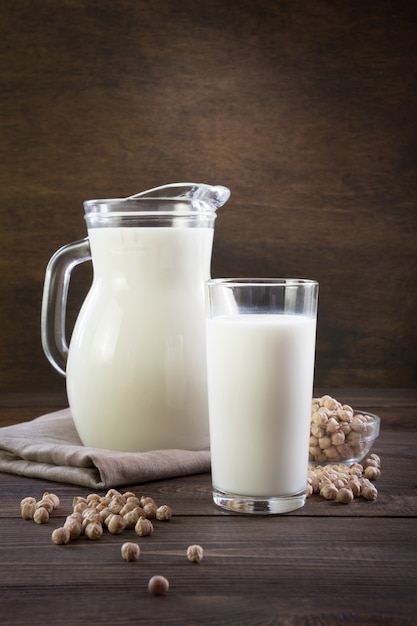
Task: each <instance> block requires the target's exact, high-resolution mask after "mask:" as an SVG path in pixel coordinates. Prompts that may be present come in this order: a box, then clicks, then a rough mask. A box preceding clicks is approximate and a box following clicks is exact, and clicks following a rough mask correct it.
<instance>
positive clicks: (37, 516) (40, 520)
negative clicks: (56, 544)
mask: <svg viewBox="0 0 417 626" xmlns="http://www.w3.org/2000/svg"><path fill="white" fill-rule="evenodd" d="M48 520H49V511H48V509H45V507H43V506H41V507H39V508H38V509H36V510H35V512H34V514H33V521H34V522H36V523H37V524H46V522H47V521H48Z"/></svg>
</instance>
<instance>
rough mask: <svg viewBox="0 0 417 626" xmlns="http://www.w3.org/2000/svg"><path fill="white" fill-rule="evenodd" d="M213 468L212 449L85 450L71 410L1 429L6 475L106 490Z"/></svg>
mask: <svg viewBox="0 0 417 626" xmlns="http://www.w3.org/2000/svg"><path fill="white" fill-rule="evenodd" d="M209 470H210V453H209V452H208V451H206V450H204V451H196V452H192V451H189V450H155V451H153V452H138V453H133V452H112V451H110V450H101V449H99V448H88V447H86V446H83V445H82V443H81V441H80V438H79V436H78V434H77V431H76V429H75V425H74V422H73V419H72V416H71V412H70V409H63V410H61V411H56V412H54V413H49V414H47V415H42V416H41V417H38V418H36V419H34V420H32V421H31V422H25V423H21V424H16V425H13V426H5V427H3V428H0V471H3V472H8V473H11V474H19V475H21V476H30V477H32V478H42V479H45V480H51V481H57V482H64V483H71V484H75V485H82V486H84V487H93V488H96V489H104V488H109V487H115V486H120V485H129V484H130V485H131V484H136V483H143V482H148V481H151V480H158V479H164V478H173V477H175V476H185V475H188V474H199V473H203V472H208V471H209Z"/></svg>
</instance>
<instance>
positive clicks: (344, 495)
mask: <svg viewBox="0 0 417 626" xmlns="http://www.w3.org/2000/svg"><path fill="white" fill-rule="evenodd" d="M353 497H354V496H353V492H352V490H351V489H349V487H342V488H341V489H339V490H338V492H337V494H336V500H337V501H338V502H342V503H343V504H349V503H350V502H352V500H353Z"/></svg>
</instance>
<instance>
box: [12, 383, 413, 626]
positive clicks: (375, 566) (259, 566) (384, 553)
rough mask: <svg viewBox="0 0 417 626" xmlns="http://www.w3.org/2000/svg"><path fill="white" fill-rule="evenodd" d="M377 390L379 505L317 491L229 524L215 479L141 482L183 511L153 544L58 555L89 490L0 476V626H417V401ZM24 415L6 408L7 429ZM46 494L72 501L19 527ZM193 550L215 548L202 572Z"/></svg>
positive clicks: (115, 543) (107, 544)
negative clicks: (58, 535) (154, 585)
mask: <svg viewBox="0 0 417 626" xmlns="http://www.w3.org/2000/svg"><path fill="white" fill-rule="evenodd" d="M372 395H373V397H374V404H373V406H372V408H373V410H374V412H375V413H378V414H380V415H381V417H382V424H383V428H382V431H381V436H380V438H379V439H378V441H377V443H376V444H375V447H374V450H375V451H376V452H377V453H378V454H379V455H380V457H381V462H382V475H381V477H380V478H379V479H378V480H377V483H376V485H377V487H378V491H379V494H378V499H377V500H376V501H375V502H364V501H360V500H356V501H354V502H353V503H352V504H350V505H342V504H339V505H337V504H336V503H334V502H329V501H325V500H324V499H322V498H320V497H318V496H314V497H312V498H309V499H308V500H307V503H306V505H305V507H304V508H303V509H300V510H298V511H295V512H293V513H290V514H286V515H282V516H265V517H256V518H255V517H250V516H249V517H247V516H240V515H230V514H227V513H225V512H223V511H221V510H220V509H217V508H216V507H215V506H214V505H213V503H212V501H211V494H210V476H209V475H208V474H202V475H197V476H189V477H183V478H178V479H171V480H164V481H155V482H151V483H147V484H142V485H132V486H131V489H132V490H133V491H135V492H136V493H137V494H138V495H141V494H148V495H150V496H152V497H154V498H155V500H156V501H157V502H159V503H161V504H162V503H167V504H169V505H170V506H171V507H172V509H173V512H174V515H173V517H172V519H171V521H170V522H159V523H157V522H155V531H154V533H153V535H152V536H151V537H147V538H139V537H136V536H135V535H134V534H132V533H133V531H125V533H123V534H122V535H118V536H114V535H110V534H108V533H106V534H105V535H103V538H102V539H100V540H99V541H97V542H89V541H87V540H86V539H85V538H81V539H79V540H78V541H74V542H71V543H70V544H68V545H66V546H57V545H54V544H53V543H52V541H51V532H52V530H53V529H54V528H56V527H58V526H60V525H61V524H62V522H63V521H64V519H65V516H66V515H67V514H68V513H70V512H71V509H72V499H73V497H74V495H87V494H88V493H89V491H88V490H87V489H83V488H81V487H76V486H72V485H66V484H62V483H61V484H60V483H52V482H47V481H43V480H38V479H28V478H23V477H20V476H15V475H11V474H10V475H7V474H4V473H0V502H1V506H0V611H1V623H2V625H3V624H4V626H21V625H22V624H25V623H31V624H34V625H35V626H38V625H40V624H44V623H53V624H54V626H69V625H71V626H75V625H77V626H82V625H84V624H90V623H92V622H94V623H96V622H97V623H98V622H103V621H105V622H106V623H109V624H115V625H124V626H127V625H130V624H141V623H146V624H190V625H191V624H193V625H194V624H210V625H215V626H220V625H226V624H230V625H236V626H238V625H239V626H241V625H249V624H250V625H254V624H257V625H259V626H260V625H265V626H266V625H270V624H277V625H279V626H305V625H306V624H308V625H311V626H319V625H320V626H374V625H375V624H378V625H379V626H381V625H382V626H412V625H414V624H415V615H416V610H417V599H416V594H415V589H416V585H417V543H416V540H415V539H416V537H415V529H416V515H417V498H416V482H415V467H416V460H417V431H416V424H417V422H416V419H415V414H416V406H417V404H416V401H415V396H414V400H412V401H411V400H410V402H409V406H408V407H406V406H398V403H397V405H395V397H394V394H392V398H393V402H392V404H393V406H387V405H386V400H384V401H383V402H382V404H380V402H379V401H378V400H377V399H375V396H374V394H372ZM370 397H371V396H370ZM363 399H364V401H365V402H366V394H365V393H363ZM9 404H11V403H9ZM38 406H39V405H38ZM369 408H371V406H369ZM14 409H19V406H18V405H16V406H15V407H12V406H4V407H3V408H2V410H1V413H0V416H1V418H0V419H1V423H7V422H8V421H9V420H10V419H13V410H14ZM22 410H26V411H28V412H29V407H26V408H25V407H23V408H22ZM32 410H34V408H32ZM14 417H16V416H14ZM44 491H49V492H55V493H57V494H58V495H59V497H60V499H61V504H60V507H59V509H57V510H56V511H55V512H54V513H53V514H52V515H51V518H50V521H49V522H48V524H45V525H41V526H38V525H36V524H35V523H33V522H31V521H27V520H22V519H21V518H20V511H19V503H20V500H21V499H22V498H23V497H25V496H28V495H32V496H34V497H36V498H39V497H40V496H41V495H42V493H43V492H44ZM129 533H130V534H129ZM132 539H133V540H136V541H138V542H139V543H140V546H141V555H140V557H139V560H138V561H137V562H134V563H126V562H124V561H123V560H122V559H121V555H120V548H121V545H122V543H123V542H124V541H125V540H132ZM192 543H199V544H201V545H202V546H203V548H204V559H203V561H202V562H201V563H199V564H194V563H190V562H188V561H187V559H186V549H187V547H188V546H189V545H190V544H192ZM154 574H162V575H165V576H167V577H168V579H169V581H170V590H169V593H168V595H167V596H165V597H162V598H155V597H152V596H151V595H150V594H149V593H148V591H147V583H148V580H149V578H150V577H151V576H152V575H154Z"/></svg>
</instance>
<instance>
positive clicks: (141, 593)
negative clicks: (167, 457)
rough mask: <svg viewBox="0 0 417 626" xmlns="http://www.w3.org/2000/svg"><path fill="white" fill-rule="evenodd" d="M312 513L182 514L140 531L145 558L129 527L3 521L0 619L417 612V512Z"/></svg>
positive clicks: (164, 619) (377, 618) (263, 620)
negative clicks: (131, 541) (165, 586)
mask: <svg viewBox="0 0 417 626" xmlns="http://www.w3.org/2000/svg"><path fill="white" fill-rule="evenodd" d="M305 522H306V521H305V520H303V519H300V518H298V519H295V518H289V517H281V518H260V519H257V520H256V521H254V520H253V519H248V518H242V517H239V518H232V517H221V518H215V519H206V518H201V517H194V518H187V519H181V518H180V519H177V520H176V521H172V522H170V523H169V524H166V525H164V527H163V529H162V528H161V530H160V531H159V530H158V532H157V533H155V534H154V535H153V536H152V537H151V538H148V539H141V540H140V545H141V549H142V552H141V556H140V558H139V561H138V562H136V563H125V562H123V561H122V560H121V557H120V546H121V544H122V542H123V539H124V538H122V537H121V536H117V537H115V536H110V535H106V536H105V537H104V538H103V539H102V540H100V541H99V542H89V543H88V542H86V541H83V540H80V541H79V542H74V543H72V544H69V545H68V546H55V545H53V544H52V543H51V541H50V533H49V529H47V528H46V527H45V526H42V527H36V525H34V524H29V525H27V523H25V522H23V521H22V522H21V525H24V526H25V529H24V532H22V533H19V534H20V536H19V541H18V542H17V543H16V539H15V538H16V524H15V523H13V524H11V523H10V522H7V521H4V520H0V529H1V533H2V534H1V536H2V537H4V538H5V539H6V540H7V541H2V544H1V547H0V580H1V588H0V602H2V604H3V599H4V601H5V604H3V609H5V610H6V611H7V612H6V613H3V615H6V616H7V617H6V620H7V618H8V620H7V621H6V622H3V623H10V624H12V623H16V624H17V623H23V620H24V618H25V617H26V618H27V617H28V616H29V615H31V616H32V622H31V623H36V624H39V623H40V618H42V617H46V616H47V614H48V611H49V615H50V616H51V615H53V618H54V624H56V625H61V624H68V623H73V624H75V623H87V622H88V621H89V620H91V619H92V618H94V617H95V618H96V619H98V618H99V616H100V615H101V616H102V617H103V611H104V612H105V616H106V617H105V619H106V621H108V622H109V623H112V624H119V623H121V624H130V623H137V620H140V619H146V621H147V623H164V624H165V623H167V624H168V623H169V624H171V623H172V624H175V623H207V624H208V623H211V624H213V623H214V624H226V623H232V624H254V623H256V624H269V623H283V624H286V623H289V624H298V623H300V624H301V623H312V624H315V623H323V624H336V623H339V624H345V623H347V624H353V623H355V624H367V623H378V624H380V623H391V624H400V623H411V621H409V622H407V621H406V620H407V619H408V620H411V619H413V616H414V613H413V611H414V610H415V608H416V598H415V588H416V583H417V570H416V568H415V562H416V557H417V554H416V550H417V547H416V543H415V541H414V542H413V541H412V537H413V536H414V533H415V520H411V519H410V520H406V519H403V520H386V519H383V520H381V519H359V520H356V521H355V525H354V527H353V525H352V521H351V520H350V519H343V518H341V519H337V520H332V522H331V523H329V520H328V519H321V518H317V519H315V521H314V525H312V524H311V522H310V524H309V525H308V526H307V525H306V523H305ZM308 528H310V532H308ZM195 542H199V543H201V544H202V545H203V546H204V550H205V555H204V559H203V561H202V562H201V563H200V564H198V565H196V564H192V563H189V562H188V561H187V559H186V556H185V551H186V548H187V546H188V545H190V543H195ZM393 550H395V557H394V558H393V555H394V553H393ZM155 573H160V574H163V575H165V576H167V577H168V579H169V580H170V592H169V594H168V595H167V597H166V598H162V599H157V598H152V597H150V595H149V593H148V591H147V582H148V580H149V578H150V576H151V575H153V574H155ZM28 590H30V591H29V593H28ZM21 594H24V595H25V602H24V603H22V602H19V597H21ZM399 598H401V602H399ZM29 607H30V608H29ZM12 611H13V613H12ZM12 616H13V617H12ZM278 619H279V620H280V621H279V622H277V620H278ZM187 620H189V622H188V621H187ZM389 620H391V621H390V622H389ZM404 620H405V621H404Z"/></svg>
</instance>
